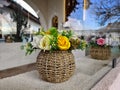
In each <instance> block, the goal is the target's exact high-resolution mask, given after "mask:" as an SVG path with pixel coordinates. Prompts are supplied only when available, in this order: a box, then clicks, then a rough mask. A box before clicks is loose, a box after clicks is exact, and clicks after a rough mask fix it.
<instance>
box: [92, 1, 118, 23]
mask: <svg viewBox="0 0 120 90" xmlns="http://www.w3.org/2000/svg"><path fill="white" fill-rule="evenodd" d="M94 11H95V15H96V19H97V20H98V23H99V24H100V25H105V24H108V23H109V22H113V23H114V22H120V1H119V0H99V1H98V3H97V4H96V5H95V8H94Z"/></svg>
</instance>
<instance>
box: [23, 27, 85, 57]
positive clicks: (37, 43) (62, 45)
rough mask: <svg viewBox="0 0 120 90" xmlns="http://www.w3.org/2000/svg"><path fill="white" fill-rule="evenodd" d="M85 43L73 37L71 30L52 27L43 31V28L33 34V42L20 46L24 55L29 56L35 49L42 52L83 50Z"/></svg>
mask: <svg viewBox="0 0 120 90" xmlns="http://www.w3.org/2000/svg"><path fill="white" fill-rule="evenodd" d="M85 47H86V41H85V40H80V38H78V37H77V36H75V35H74V32H73V31H72V30H68V31H67V30H60V31H59V30H57V29H56V28H54V27H52V28H50V29H49V30H47V31H45V30H44V29H43V28H42V29H41V30H40V31H39V32H36V33H34V34H33V41H32V42H28V43H27V44H26V45H22V49H25V50H26V55H28V54H31V53H32V52H33V51H35V50H36V49H40V50H43V51H50V52H52V51H58V50H59V51H67V50H68V51H71V50H73V49H81V50H83V49H85Z"/></svg>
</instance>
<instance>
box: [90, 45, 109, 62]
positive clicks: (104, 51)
mask: <svg viewBox="0 0 120 90" xmlns="http://www.w3.org/2000/svg"><path fill="white" fill-rule="evenodd" d="M90 55H91V58H93V59H98V60H108V59H109V58H110V56H111V50H110V47H91V48H90Z"/></svg>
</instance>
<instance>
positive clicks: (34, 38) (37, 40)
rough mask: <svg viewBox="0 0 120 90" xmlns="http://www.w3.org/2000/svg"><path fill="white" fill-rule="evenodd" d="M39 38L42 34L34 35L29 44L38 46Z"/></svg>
mask: <svg viewBox="0 0 120 90" xmlns="http://www.w3.org/2000/svg"><path fill="white" fill-rule="evenodd" d="M41 39H42V36H40V35H38V36H34V37H33V41H32V42H31V44H32V45H33V47H36V48H38V46H39V43H40V40H41Z"/></svg>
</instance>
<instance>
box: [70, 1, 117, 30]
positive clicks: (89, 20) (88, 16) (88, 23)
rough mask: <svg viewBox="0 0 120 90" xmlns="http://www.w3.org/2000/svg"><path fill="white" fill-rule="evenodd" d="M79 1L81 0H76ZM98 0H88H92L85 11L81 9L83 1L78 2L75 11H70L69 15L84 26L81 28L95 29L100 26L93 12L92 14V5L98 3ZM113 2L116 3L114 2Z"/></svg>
mask: <svg viewBox="0 0 120 90" xmlns="http://www.w3.org/2000/svg"><path fill="white" fill-rule="evenodd" d="M81 1H82V0H78V2H81ZM100 1H101V0H90V2H92V4H91V5H90V7H89V8H88V9H87V10H85V11H84V10H83V3H82V4H79V5H78V6H77V7H78V8H79V9H76V11H75V12H72V13H71V14H70V17H71V18H76V19H77V20H80V22H81V24H82V25H83V27H84V28H83V29H87V30H91V29H92V30H96V29H98V28H100V27H101V26H100V25H99V24H98V21H97V20H96V19H95V14H94V6H95V5H97V3H98V4H99V2H100ZM82 2H83V1H82ZM114 4H116V2H115V3H114ZM112 5H113V3H112ZM84 12H85V14H84ZM83 15H85V20H83ZM108 23H109V22H108Z"/></svg>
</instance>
